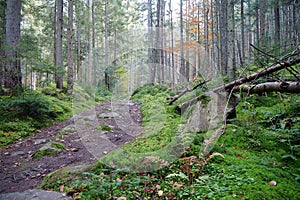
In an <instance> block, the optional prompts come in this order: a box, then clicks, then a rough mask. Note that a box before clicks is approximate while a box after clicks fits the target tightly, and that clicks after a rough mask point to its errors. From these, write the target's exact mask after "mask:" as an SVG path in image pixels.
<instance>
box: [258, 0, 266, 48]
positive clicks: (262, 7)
mask: <svg viewBox="0 0 300 200" xmlns="http://www.w3.org/2000/svg"><path fill="white" fill-rule="evenodd" d="M265 19H266V2H265V0H259V34H260V38H259V45H260V46H265V43H266V41H265V40H266V20H265Z"/></svg>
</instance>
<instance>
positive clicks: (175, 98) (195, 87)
mask: <svg viewBox="0 0 300 200" xmlns="http://www.w3.org/2000/svg"><path fill="white" fill-rule="evenodd" d="M209 81H210V80H207V81H202V82H200V83H199V84H197V85H195V86H194V87H193V88H192V89H187V90H185V91H183V92H181V93H180V94H179V95H177V96H176V97H174V98H173V99H172V100H171V101H170V103H169V106H170V105H172V104H173V103H174V102H175V101H177V100H178V99H179V98H180V97H182V96H183V95H185V94H186V93H188V92H192V91H193V90H195V89H197V88H198V87H200V86H202V85H204V84H205V83H207V82H209Z"/></svg>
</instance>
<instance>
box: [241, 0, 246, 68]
mask: <svg viewBox="0 0 300 200" xmlns="http://www.w3.org/2000/svg"><path fill="white" fill-rule="evenodd" d="M244 13H245V12H244V0H241V55H240V56H241V58H240V60H241V66H243V61H244V58H245V14H244Z"/></svg>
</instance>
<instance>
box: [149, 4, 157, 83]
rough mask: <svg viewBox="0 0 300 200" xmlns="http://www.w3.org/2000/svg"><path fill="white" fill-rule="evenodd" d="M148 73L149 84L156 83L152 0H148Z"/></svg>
mask: <svg viewBox="0 0 300 200" xmlns="http://www.w3.org/2000/svg"><path fill="white" fill-rule="evenodd" d="M147 9H148V73H149V77H148V78H149V84H154V79H155V74H154V69H153V67H154V66H153V52H152V14H151V12H152V0H148V4H147Z"/></svg>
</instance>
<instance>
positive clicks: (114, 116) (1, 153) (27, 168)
mask: <svg viewBox="0 0 300 200" xmlns="http://www.w3.org/2000/svg"><path fill="white" fill-rule="evenodd" d="M111 105H112V104H111V102H108V101H105V102H102V103H100V104H98V105H97V106H96V107H95V108H94V109H91V110H88V111H86V112H84V113H81V114H80V115H77V116H74V117H72V118H71V119H70V120H67V121H64V122H61V123H58V124H56V125H54V126H51V127H48V128H45V129H43V130H41V132H40V133H38V134H36V135H34V136H32V137H29V138H25V139H20V140H18V141H17V142H15V143H13V144H11V145H9V146H7V147H6V148H2V149H0V194H1V193H8V192H22V191H25V190H28V189H33V188H36V187H37V186H38V185H39V184H40V183H41V181H42V180H43V178H44V177H45V176H46V175H47V174H49V173H51V172H53V171H55V170H57V169H59V168H64V167H66V166H75V165H81V164H91V163H94V162H95V161H96V160H97V158H99V156H101V155H102V154H106V153H107V152H109V151H110V150H112V149H115V148H118V147H120V146H121V145H122V144H124V143H126V142H128V141H130V140H132V139H133V138H134V137H135V136H136V133H134V134H132V133H128V131H129V132H130V131H131V130H139V129H140V127H139V125H140V124H141V121H142V116H141V113H140V110H139V104H138V103H137V102H133V101H128V102H122V103H121V104H119V105H121V107H120V106H117V107H113V108H112V106H111ZM124 114H127V116H124ZM95 126H97V127H95ZM104 126H105V127H106V129H108V130H106V131H104V130H102V129H104V128H103V127H104ZM101 127H102V128H101ZM92 128H93V129H92ZM110 129H111V130H110ZM87 136H88V137H87ZM93 137H97V139H99V138H100V139H101V140H97V139H95V138H93ZM49 141H55V142H59V143H62V144H64V146H65V147H66V149H65V150H63V151H61V152H60V153H59V154H58V155H57V156H56V157H51V156H45V157H43V158H41V159H34V158H33V155H34V153H35V152H36V151H37V150H38V149H40V148H41V147H42V146H43V145H45V144H47V143H48V142H49ZM99 141H101V142H100V143H99ZM96 146H97V151H98V153H99V154H97V155H96V154H95V152H92V154H91V153H90V152H91V149H92V148H93V147H96Z"/></svg>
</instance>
